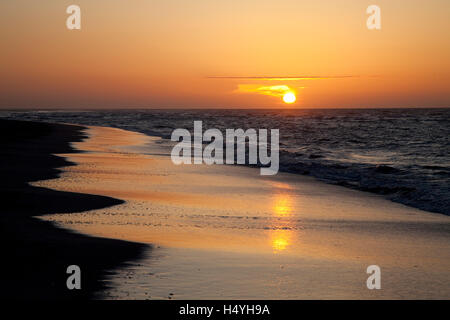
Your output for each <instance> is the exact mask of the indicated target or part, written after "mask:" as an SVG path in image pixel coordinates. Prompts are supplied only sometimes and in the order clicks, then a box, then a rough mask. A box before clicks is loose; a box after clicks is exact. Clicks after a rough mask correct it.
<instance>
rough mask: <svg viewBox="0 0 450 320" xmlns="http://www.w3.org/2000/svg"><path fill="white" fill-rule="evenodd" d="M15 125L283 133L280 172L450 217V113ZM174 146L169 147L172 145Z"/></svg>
mask: <svg viewBox="0 0 450 320" xmlns="http://www.w3.org/2000/svg"><path fill="white" fill-rule="evenodd" d="M0 117H2V118H10V119H17V120H34V121H48V122H67V123H77V124H82V125H96V126H109V127H117V128H122V129H126V130H131V131H137V132H141V133H145V134H148V135H153V136H160V137H163V138H165V139H170V136H171V133H172V131H173V130H174V129H177V128H187V129H190V130H192V129H193V124H194V121H195V120H202V121H203V128H204V129H205V130H206V129H208V128H217V129H220V130H222V131H223V132H224V131H225V129H228V128H242V129H244V130H245V129H248V128H255V129H259V128H267V129H279V130H280V170H281V171H286V172H291V173H296V174H304V175H310V176H313V177H316V178H318V179H320V180H322V181H325V182H327V183H332V184H338V185H342V186H345V187H350V188H355V189H359V190H364V191H369V192H373V193H377V194H381V195H383V196H384V197H386V198H388V199H391V200H393V201H396V202H400V203H403V204H406V205H410V206H413V207H416V208H420V209H423V210H427V211H432V212H437V213H443V214H446V215H450V138H449V137H450V109H369V110H367V109H352V110H348V109H321V110H198V109H197V110H116V111H45V112H43V111H29V112H22V111H21V112H13V111H3V112H0ZM167 143H169V140H167Z"/></svg>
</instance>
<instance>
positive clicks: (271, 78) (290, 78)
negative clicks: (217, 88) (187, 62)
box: [207, 75, 358, 81]
mask: <svg viewBox="0 0 450 320" xmlns="http://www.w3.org/2000/svg"><path fill="white" fill-rule="evenodd" d="M356 77H358V76H354V75H340V76H208V77H207V78H208V79H229V80H263V81H298V80H318V79H345V78H356Z"/></svg>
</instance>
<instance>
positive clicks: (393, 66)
mask: <svg viewBox="0 0 450 320" xmlns="http://www.w3.org/2000/svg"><path fill="white" fill-rule="evenodd" d="M71 4H77V5H79V6H80V7H81V15H82V25H81V30H68V29H67V28H66V19H67V17H68V16H69V15H68V14H66V8H67V7H68V6H69V5H71ZM371 4H376V5H379V6H380V8H381V17H382V29H381V30H368V29H367V27H366V20H367V18H368V16H369V15H368V14H366V8H367V7H368V6H369V5H371ZM449 12H450V1H448V0H429V1H423V0H371V1H365V0H340V1H336V0H315V1H313V0H277V1H274V0H270V1H266V0H192V1H187V0H158V1H154V0H133V1H130V0H95V1H92V0H71V1H62V0H61V1H54V0H40V1H35V0H33V1H32V0H28V1H25V0H3V1H1V3H0V39H1V51H0V59H1V60H0V61H1V63H0V108H16V107H17V108H97V107H100V108H118V107H130V108H145V107H149V108H150V107H151V108H170V107H174V108H197V107H199V108H208V107H224V108H226V107H240V108H256V107H260V108H328V107H449V106H450V59H449V57H450V40H449V39H450V37H449V31H450V19H449V17H448V15H449ZM286 91H289V92H294V93H295V95H296V98H297V100H296V101H295V102H294V103H292V104H286V103H284V102H283V99H282V95H283V93H285V92H286Z"/></svg>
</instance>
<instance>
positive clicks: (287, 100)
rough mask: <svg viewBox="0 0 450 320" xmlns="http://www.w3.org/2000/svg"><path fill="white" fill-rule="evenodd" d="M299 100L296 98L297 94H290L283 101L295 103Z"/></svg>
mask: <svg viewBox="0 0 450 320" xmlns="http://www.w3.org/2000/svg"><path fill="white" fill-rule="evenodd" d="M295 100H297V98H296V97H295V94H294V93H292V92H288V93H286V94H285V95H284V96H283V101H284V102H286V103H294V102H295Z"/></svg>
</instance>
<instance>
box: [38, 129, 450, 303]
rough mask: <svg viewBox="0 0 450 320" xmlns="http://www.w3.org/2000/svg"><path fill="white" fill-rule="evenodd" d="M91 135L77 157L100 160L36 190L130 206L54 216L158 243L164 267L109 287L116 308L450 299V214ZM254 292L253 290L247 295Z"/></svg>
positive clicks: (120, 276) (123, 275) (149, 143)
mask: <svg viewBox="0 0 450 320" xmlns="http://www.w3.org/2000/svg"><path fill="white" fill-rule="evenodd" d="M87 132H88V134H89V136H90V138H89V139H87V140H84V141H82V142H77V143H75V147H76V148H77V149H79V150H84V151H88V152H85V153H76V154H62V156H64V157H66V158H67V159H69V160H70V161H72V162H75V163H77V166H74V167H67V168H65V169H64V173H63V174H62V175H61V176H60V178H59V179H56V180H47V181H40V182H36V183H33V185H35V186H40V187H48V188H52V189H56V190H63V191H66V192H75V191H76V192H83V193H88V194H95V195H99V196H108V197H113V198H119V199H123V200H125V201H126V202H125V203H124V204H121V205H119V206H115V207H109V208H105V209H99V210H90V211H89V212H84V213H79V214H71V215H65V214H56V215H51V216H44V217H42V218H43V219H46V220H47V219H48V220H50V221H54V222H55V223H57V224H58V225H62V226H65V227H70V229H74V230H76V231H78V232H81V233H84V234H91V235H95V236H100V237H106V238H115V239H122V240H129V241H135V242H140V243H151V244H154V245H155V248H154V249H153V250H152V257H147V258H146V259H143V260H141V261H140V262H139V264H132V265H131V267H125V268H123V269H121V270H119V271H118V273H117V274H115V275H111V276H110V277H109V281H111V283H114V285H113V287H114V289H115V290H110V291H108V292H107V298H108V299H124V298H128V299H147V298H150V299H172V298H178V299H217V298H225V299H239V298H246V299H252V298H253V299H274V298H276V299H311V298H313V299H377V298H378V299H386V298H387V299H423V298H430V299H439V298H441V299H442V298H448V297H449V296H450V293H449V291H448V288H449V286H448V283H450V275H449V273H448V267H449V265H448V263H449V261H450V259H449V257H448V253H447V252H449V251H450V250H448V249H449V246H450V242H449V218H448V217H447V216H443V215H439V214H433V213H429V212H424V211H421V210H418V209H414V208H411V207H407V206H404V205H401V204H397V203H393V202H391V201H388V200H386V199H383V198H382V197H380V196H376V195H372V194H368V193H363V192H360V191H356V190H351V189H347V188H344V187H340V186H333V185H329V184H325V183H323V182H320V181H317V180H315V179H313V178H311V177H303V176H299V175H294V174H287V173H279V174H278V175H277V176H275V177H261V176H259V174H258V170H255V168H248V167H242V166H220V165H216V166H205V165H201V166H200V165H199V166H175V165H174V164H173V163H172V162H171V160H170V156H168V154H169V152H168V150H169V148H168V146H164V141H162V140H160V138H156V137H150V136H146V135H143V134H140V133H135V132H130V131H125V130H122V129H115V128H108V127H88V130H87ZM163 146H164V148H165V149H164V148H163ZM161 148H163V149H161ZM187 261H189V263H187ZM214 261H217V262H214ZM372 264H380V266H381V267H382V270H383V272H385V273H384V278H383V279H385V282H384V283H386V284H387V286H385V287H384V288H383V289H384V290H382V291H380V292H376V291H370V290H368V289H366V288H365V280H366V278H367V274H366V268H367V266H369V265H372ZM200 270H201V271H200ZM258 274H260V276H259V277H257V276H256V275H258ZM271 274H273V275H276V276H275V278H274V279H278V280H277V281H276V282H275V283H274V282H273V280H274V279H272V278H271V277H270V276H269V275H271ZM265 276H267V277H268V278H267V279H266V281H267V282H265V281H262V280H261V278H263V279H264V277H265ZM415 279H416V280H415ZM205 283H209V284H208V285H207V286H205ZM244 283H247V284H250V285H247V286H245V291H242V290H243V289H244V288H243V287H242V284H244ZM389 283H390V285H389ZM211 284H215V286H214V285H211ZM194 289H195V290H194ZM236 290H238V291H236ZM238 292H240V293H238ZM170 293H175V296H172V295H170Z"/></svg>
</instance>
